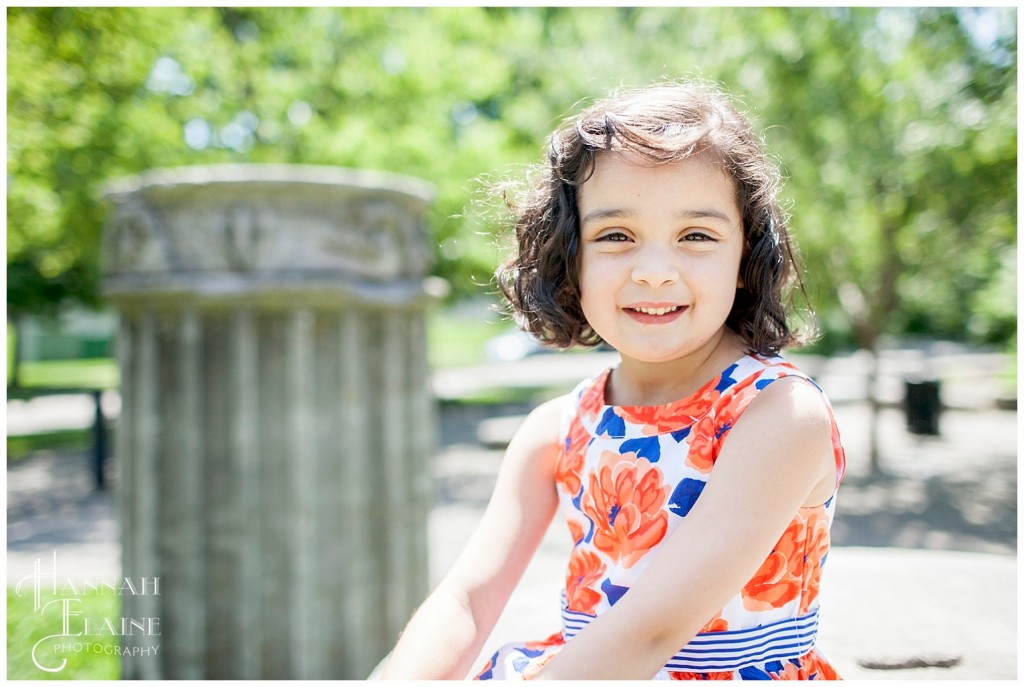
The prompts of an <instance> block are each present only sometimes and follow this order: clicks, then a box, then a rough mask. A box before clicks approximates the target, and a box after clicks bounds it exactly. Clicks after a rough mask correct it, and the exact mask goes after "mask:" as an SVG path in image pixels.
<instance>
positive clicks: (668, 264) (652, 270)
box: [632, 246, 679, 287]
mask: <svg viewBox="0 0 1024 687" xmlns="http://www.w3.org/2000/svg"><path fill="white" fill-rule="evenodd" d="M632 278H633V281H635V282H636V283H637V284H645V285H647V286H653V287H659V286H667V285H669V284H673V283H675V282H676V281H678V280H679V268H678V267H677V266H676V265H675V264H674V262H673V261H672V254H671V252H670V251H666V250H663V249H662V250H659V249H658V248H656V247H654V246H651V247H650V248H648V249H647V250H644V251H642V252H640V253H639V254H638V255H637V261H636V263H635V264H634V265H633V274H632Z"/></svg>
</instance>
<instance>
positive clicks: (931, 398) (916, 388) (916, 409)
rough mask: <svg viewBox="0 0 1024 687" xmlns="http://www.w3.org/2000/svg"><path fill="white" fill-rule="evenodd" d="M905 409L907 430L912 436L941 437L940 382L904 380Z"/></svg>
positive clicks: (935, 380)
mask: <svg viewBox="0 0 1024 687" xmlns="http://www.w3.org/2000/svg"><path fill="white" fill-rule="evenodd" d="M904 389H905V396H904V408H905V410H906V411H907V429H908V430H909V431H910V433H911V434H922V435H926V436H938V435H939V412H940V411H941V409H942V403H941V402H940V401H939V380H937V379H924V380H916V379H906V380H904Z"/></svg>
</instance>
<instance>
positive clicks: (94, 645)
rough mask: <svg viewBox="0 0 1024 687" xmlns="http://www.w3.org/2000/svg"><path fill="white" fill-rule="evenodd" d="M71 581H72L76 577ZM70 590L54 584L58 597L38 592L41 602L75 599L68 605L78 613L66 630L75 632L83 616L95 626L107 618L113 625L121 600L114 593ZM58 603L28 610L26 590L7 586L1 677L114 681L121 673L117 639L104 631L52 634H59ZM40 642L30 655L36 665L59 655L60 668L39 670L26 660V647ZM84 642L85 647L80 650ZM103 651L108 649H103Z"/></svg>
mask: <svg viewBox="0 0 1024 687" xmlns="http://www.w3.org/2000/svg"><path fill="white" fill-rule="evenodd" d="M76 582H77V580H76ZM78 591H79V593H77V594H75V593H72V592H71V591H65V590H62V589H60V588H58V595H57V596H55V595H53V594H52V593H47V592H46V591H45V590H44V593H43V595H42V597H41V600H42V603H44V604H45V603H46V602H48V601H51V600H53V599H55V598H76V599H80V600H81V601H80V603H72V604H71V607H70V608H71V611H72V612H74V611H80V612H81V614H82V615H81V616H79V617H72V618H71V619H70V623H71V624H70V627H69V631H70V632H71V633H75V632H80V631H82V629H83V619H84V618H88V619H89V621H90V624H92V625H93V626H94V627H95V626H99V625H100V623H102V621H103V619H106V618H109V619H110V620H111V623H112V624H113V626H114V627H115V628H119V627H120V625H121V622H120V615H119V614H120V608H121V604H120V601H119V599H118V597H117V594H116V593H115V592H112V591H111V590H109V589H101V590H100V591H90V592H86V591H84V590H81V589H80V590H78ZM61 605H62V604H60V603H55V604H53V605H51V606H49V607H48V608H46V609H45V612H44V613H42V614H41V613H39V612H37V611H34V610H33V597H32V590H31V587H29V588H28V589H27V590H26V589H24V588H23V589H22V594H21V595H20V596H19V595H17V594H16V593H15V590H14V589H13V588H11V587H8V589H7V679H8V680H117V679H119V678H120V676H121V659H120V657H119V656H117V653H116V651H117V647H118V646H119V642H118V638H117V637H112V636H111V635H110V634H101V635H91V636H87V637H55V638H52V639H45V638H47V637H51V636H52V635H59V634H61V631H62V627H61V614H60V607H61ZM39 640H44V641H43V642H42V643H41V644H40V645H39V649H38V650H37V651H36V654H35V656H36V659H37V660H38V661H39V663H40V665H42V666H44V667H47V668H55V667H57V666H59V665H60V663H61V660H62V659H67V664H66V665H65V666H64V668H63V670H61V671H60V672H46V671H43V670H40V669H39V668H38V667H36V665H35V664H34V663H33V661H32V648H33V646H34V645H35V644H36V642H39ZM58 643H61V644H65V643H66V644H72V645H73V648H74V645H76V644H81V645H82V650H80V651H74V650H70V651H68V650H65V651H60V650H55V646H54V645H55V644H58ZM86 645H88V648H85V647H86ZM108 652H109V653H108Z"/></svg>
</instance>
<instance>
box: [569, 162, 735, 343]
mask: <svg viewBox="0 0 1024 687" xmlns="http://www.w3.org/2000/svg"><path fill="white" fill-rule="evenodd" d="M578 198H579V200H578V204H579V213H580V291H581V305H582V307H583V313H584V315H585V316H586V318H587V322H588V323H589V324H590V326H591V327H592V328H593V329H594V331H596V332H597V333H598V334H599V335H600V336H601V338H603V339H604V340H605V341H606V342H608V344H609V345H611V346H612V347H614V348H615V349H616V350H618V351H619V353H620V354H621V356H622V358H623V362H626V361H627V360H630V359H632V360H637V361H642V362H649V363H660V362H668V361H675V360H681V359H683V358H686V357H688V356H692V355H694V354H697V355H702V354H707V353H709V352H710V351H711V350H713V348H714V347H715V346H716V345H717V344H718V342H719V341H720V340H721V337H722V334H723V331H724V328H725V320H726V318H727V317H728V315H729V312H730V310H731V309H732V305H733V300H734V299H735V297H736V289H737V287H739V286H741V285H742V284H741V281H740V277H739V268H740V259H741V257H742V255H743V246H744V238H743V223H742V218H741V215H740V211H739V208H738V207H737V206H736V199H735V190H734V186H733V182H732V180H731V179H730V178H729V177H728V176H726V175H725V173H724V172H722V171H721V170H720V169H719V168H718V167H717V166H715V165H713V164H711V163H708V162H705V161H702V160H699V159H690V160H685V161H683V162H676V163H671V164H666V165H653V164H651V163H647V162H646V161H644V160H641V159H640V158H636V157H633V156H629V155H628V154H620V153H604V154H600V155H598V157H597V161H596V163H595V170H594V174H593V175H592V176H591V177H590V179H588V180H587V181H586V182H584V183H583V185H582V186H581V187H580V191H579V194H578Z"/></svg>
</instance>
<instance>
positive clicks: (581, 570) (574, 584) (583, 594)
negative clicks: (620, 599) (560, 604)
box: [565, 547, 606, 613]
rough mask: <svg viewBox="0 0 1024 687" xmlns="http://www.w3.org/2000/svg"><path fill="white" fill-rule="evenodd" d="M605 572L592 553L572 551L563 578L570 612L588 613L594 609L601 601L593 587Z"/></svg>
mask: <svg viewBox="0 0 1024 687" xmlns="http://www.w3.org/2000/svg"><path fill="white" fill-rule="evenodd" d="M605 570H606V566H605V564H604V562H603V561H601V559H600V558H599V557H598V556H597V554H596V553H594V552H593V551H588V550H586V549H581V548H578V547H577V548H575V549H573V552H572V556H571V557H570V558H569V572H568V573H567V574H566V576H565V595H566V599H567V601H568V604H569V609H570V610H572V611H576V612H578V613H590V612H591V611H592V610H593V609H594V606H596V605H597V603H598V602H599V601H600V600H601V593H600V592H598V591H596V590H595V589H594V586H596V585H597V583H598V581H599V580H600V579H601V578H602V577H604V573H605Z"/></svg>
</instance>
